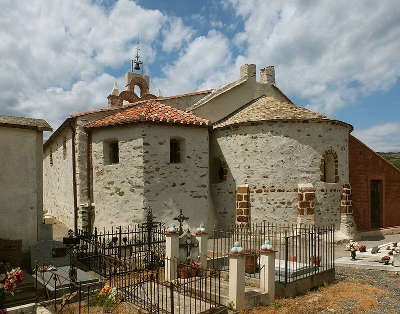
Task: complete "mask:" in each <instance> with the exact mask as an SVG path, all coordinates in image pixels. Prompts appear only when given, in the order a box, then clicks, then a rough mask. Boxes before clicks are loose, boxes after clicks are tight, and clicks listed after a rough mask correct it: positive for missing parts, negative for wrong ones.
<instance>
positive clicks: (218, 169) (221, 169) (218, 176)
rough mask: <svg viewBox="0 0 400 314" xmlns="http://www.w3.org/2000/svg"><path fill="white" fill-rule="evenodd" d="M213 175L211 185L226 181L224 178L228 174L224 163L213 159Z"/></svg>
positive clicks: (218, 159) (218, 158)
mask: <svg viewBox="0 0 400 314" xmlns="http://www.w3.org/2000/svg"><path fill="white" fill-rule="evenodd" d="M212 168H213V174H212V181H213V183H220V182H223V181H225V180H226V176H227V174H228V168H227V166H226V164H225V162H224V161H223V160H222V159H221V158H220V157H217V158H214V163H213V165H212Z"/></svg>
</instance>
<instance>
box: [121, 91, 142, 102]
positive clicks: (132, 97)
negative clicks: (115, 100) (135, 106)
mask: <svg viewBox="0 0 400 314" xmlns="http://www.w3.org/2000/svg"><path fill="white" fill-rule="evenodd" d="M119 99H121V100H122V101H124V100H126V101H127V102H129V103H134V102H136V101H138V100H139V99H140V98H139V96H138V95H136V94H135V92H133V91H130V90H124V91H123V92H121V93H120V94H119Z"/></svg>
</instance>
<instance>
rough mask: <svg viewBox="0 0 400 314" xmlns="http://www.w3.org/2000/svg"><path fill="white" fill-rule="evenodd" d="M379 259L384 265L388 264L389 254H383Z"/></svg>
mask: <svg viewBox="0 0 400 314" xmlns="http://www.w3.org/2000/svg"><path fill="white" fill-rule="evenodd" d="M381 260H382V262H383V263H384V264H385V265H389V261H390V256H387V255H385V256H383V257H382V258H381Z"/></svg>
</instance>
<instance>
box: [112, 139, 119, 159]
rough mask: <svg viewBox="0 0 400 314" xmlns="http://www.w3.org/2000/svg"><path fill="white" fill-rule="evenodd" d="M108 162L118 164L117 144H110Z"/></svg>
mask: <svg viewBox="0 0 400 314" xmlns="http://www.w3.org/2000/svg"><path fill="white" fill-rule="evenodd" d="M110 162H111V163H112V164H117V163H119V147H118V142H111V143H110Z"/></svg>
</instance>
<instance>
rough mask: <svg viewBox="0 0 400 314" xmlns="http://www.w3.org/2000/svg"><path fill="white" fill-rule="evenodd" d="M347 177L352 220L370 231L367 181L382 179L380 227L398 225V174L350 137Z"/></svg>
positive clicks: (399, 195) (395, 169) (399, 201)
mask: <svg viewBox="0 0 400 314" xmlns="http://www.w3.org/2000/svg"><path fill="white" fill-rule="evenodd" d="M349 175H350V185H351V188H352V205H353V213H354V220H355V222H356V225H357V228H358V230H367V229H370V227H371V224H370V216H371V215H370V201H371V200H370V181H371V180H382V190H383V193H382V195H383V200H382V222H383V227H389V226H399V225H400V171H399V170H397V168H395V167H394V166H393V165H391V164H390V163H389V162H388V161H386V160H385V159H384V158H383V157H381V156H379V155H378V154H376V153H375V152H374V151H372V150H371V149H370V148H368V147H367V146H366V145H365V144H363V143H362V142H360V141H359V140H358V139H356V138H355V137H353V136H351V135H350V136H349Z"/></svg>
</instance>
